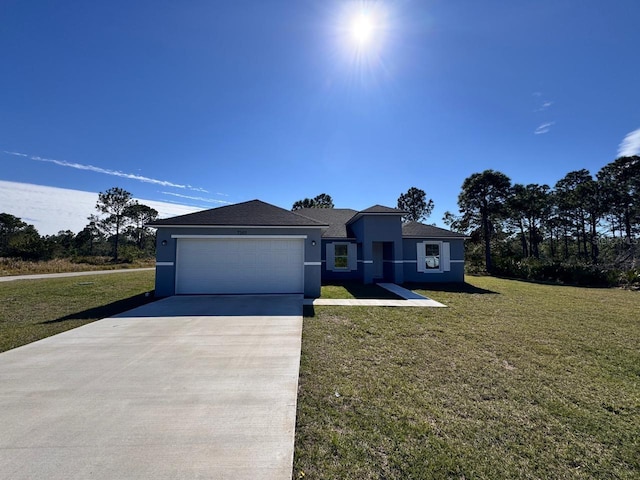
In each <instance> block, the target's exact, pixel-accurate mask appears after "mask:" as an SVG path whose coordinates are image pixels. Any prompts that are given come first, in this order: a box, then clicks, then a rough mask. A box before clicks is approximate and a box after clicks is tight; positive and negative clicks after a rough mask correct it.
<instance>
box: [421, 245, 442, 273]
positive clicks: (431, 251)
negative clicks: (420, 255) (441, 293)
mask: <svg viewBox="0 0 640 480" xmlns="http://www.w3.org/2000/svg"><path fill="white" fill-rule="evenodd" d="M424 247H425V251H424V268H425V269H427V270H440V244H438V243H426V244H425V245H424Z"/></svg>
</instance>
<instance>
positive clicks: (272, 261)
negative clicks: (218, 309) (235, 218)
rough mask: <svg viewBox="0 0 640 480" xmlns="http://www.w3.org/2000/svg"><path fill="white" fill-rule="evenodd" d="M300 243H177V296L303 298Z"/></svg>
mask: <svg viewBox="0 0 640 480" xmlns="http://www.w3.org/2000/svg"><path fill="white" fill-rule="evenodd" d="M303 291H304V240H303V239H301V238H251V237H247V238H231V239H230V238H225V239H216V238H179V239H178V245H177V252H176V293H178V294H193V293H303Z"/></svg>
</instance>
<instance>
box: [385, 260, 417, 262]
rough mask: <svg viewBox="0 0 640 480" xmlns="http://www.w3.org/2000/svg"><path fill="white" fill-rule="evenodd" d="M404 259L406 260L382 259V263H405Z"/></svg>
mask: <svg viewBox="0 0 640 480" xmlns="http://www.w3.org/2000/svg"><path fill="white" fill-rule="evenodd" d="M406 261H407V260H383V262H384V263H405V262H406ZM409 261H411V260H409Z"/></svg>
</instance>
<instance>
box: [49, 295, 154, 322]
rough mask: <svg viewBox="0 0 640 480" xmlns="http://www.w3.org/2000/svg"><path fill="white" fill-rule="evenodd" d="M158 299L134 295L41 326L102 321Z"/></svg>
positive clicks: (150, 296)
mask: <svg viewBox="0 0 640 480" xmlns="http://www.w3.org/2000/svg"><path fill="white" fill-rule="evenodd" d="M156 300H157V298H155V297H154V296H153V294H150V295H149V294H146V293H141V294H140V295H134V296H133V297H129V298H124V299H122V300H118V301H117V302H112V303H108V304H107V305H100V306H99V307H93V308H89V309H87V310H82V311H81V312H76V313H70V314H69V315H65V316H64V317H60V318H55V319H53V320H46V321H44V322H40V324H41V325H47V324H53V323H62V322H66V321H67V320H91V319H93V320H100V319H101V318H107V317H112V316H114V315H117V314H119V313H122V312H126V311H127V310H131V309H133V308H137V307H140V306H142V305H146V304H148V303H151V302H154V301H156Z"/></svg>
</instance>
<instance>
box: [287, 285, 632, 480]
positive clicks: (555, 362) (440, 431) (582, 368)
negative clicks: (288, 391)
mask: <svg viewBox="0 0 640 480" xmlns="http://www.w3.org/2000/svg"><path fill="white" fill-rule="evenodd" d="M468 281H469V285H467V286H466V287H465V288H464V289H462V291H459V292H457V291H455V290H454V289H452V288H451V287H450V286H445V287H441V288H439V289H435V290H434V289H430V290H420V289H418V290H417V291H418V292H420V293H423V294H426V296H428V297H430V298H433V299H435V300H437V301H440V302H442V303H444V304H446V305H447V306H448V308H446V309H429V308H415V309H411V308H379V307H378V308H376V307H349V308H344V307H315V308H314V309H313V310H307V312H313V313H312V315H313V316H307V317H306V318H305V319H304V329H303V342H302V359H301V373H300V385H299V396H298V416H297V428H296V447H295V460H294V478H298V477H302V476H303V474H304V478H314V479H315V478H320V479H323V478H331V479H334V478H335V479H338V478H339V479H342V478H354V479H355V478H357V479H373V478H376V479H378V478H385V479H428V478H456V479H471V478H481V479H497V478H540V479H547V478H576V479H578V478H585V479H586V478H639V477H640V435H639V433H638V432H640V294H639V293H638V292H630V291H624V290H614V289H586V288H574V287H562V286H549V285H538V284H533V283H525V282H519V281H514V280H502V279H496V278H490V277H471V278H468ZM323 294H324V291H323Z"/></svg>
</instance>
